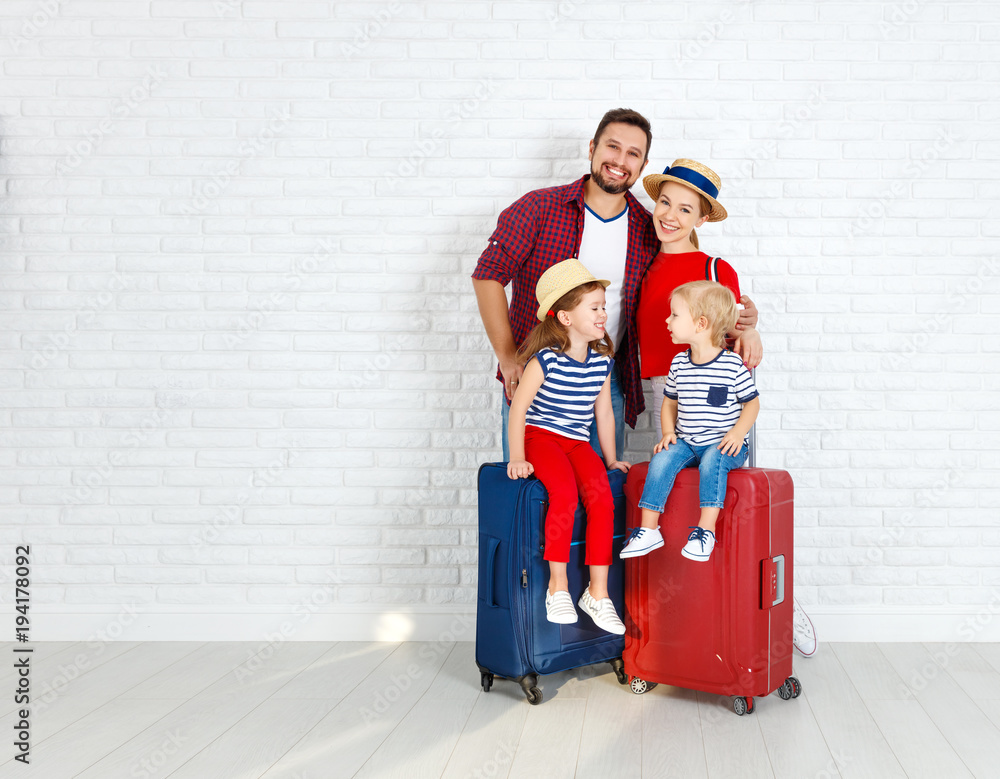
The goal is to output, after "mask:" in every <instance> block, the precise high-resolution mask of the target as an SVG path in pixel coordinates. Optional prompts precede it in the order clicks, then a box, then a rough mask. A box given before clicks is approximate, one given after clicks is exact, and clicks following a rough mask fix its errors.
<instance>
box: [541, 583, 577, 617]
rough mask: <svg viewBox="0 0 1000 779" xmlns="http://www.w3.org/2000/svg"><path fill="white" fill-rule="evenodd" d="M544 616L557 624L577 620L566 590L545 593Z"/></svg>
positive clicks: (571, 600)
mask: <svg viewBox="0 0 1000 779" xmlns="http://www.w3.org/2000/svg"><path fill="white" fill-rule="evenodd" d="M545 618H546V619H547V620H548V621H549V622H555V623H556V624H557V625H572V624H573V623H574V622H576V621H577V619H578V617H577V616H576V609H575V608H573V599H572V598H571V597H570V596H569V593H568V592H566V590H556V591H555V592H553V593H549V592H546V594H545Z"/></svg>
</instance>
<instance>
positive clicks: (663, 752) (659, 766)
mask: <svg viewBox="0 0 1000 779" xmlns="http://www.w3.org/2000/svg"><path fill="white" fill-rule="evenodd" d="M633 694H634V693H633ZM637 697H639V698H640V699H641V700H642V775H643V778H644V779H660V777H663V779H667V778H668V777H678V776H683V777H686V778H688V779H707V777H708V763H707V762H706V758H705V745H704V739H703V737H702V732H701V712H700V709H699V706H698V693H696V692H694V691H693V690H685V689H683V688H681V687H672V686H670V685H666V684H661V685H658V686H657V687H654V688H653V689H652V690H650V691H649V692H647V693H644V694H643V695H641V696H637ZM734 716H735V715H734Z"/></svg>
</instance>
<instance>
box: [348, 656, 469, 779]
mask: <svg viewBox="0 0 1000 779" xmlns="http://www.w3.org/2000/svg"><path fill="white" fill-rule="evenodd" d="M473 667H474V666H473ZM473 705H474V698H461V699H455V698H450V699H441V698H437V699H428V698H427V697H426V696H425V697H423V698H421V700H419V701H418V702H417V703H416V705H415V706H414V707H413V708H412V709H410V711H409V712H407V714H406V716H405V717H403V719H402V720H401V721H400V723H399V724H398V725H397V726H396V727H395V729H394V730H393V731H392V733H390V734H389V737H388V738H386V740H385V741H383V742H382V744H380V745H379V748H378V749H376V750H375V752H374V754H373V755H372V756H371V758H369V759H368V761H367V762H366V763H365V764H364V765H363V766H362V767H361V770H360V771H358V772H357V773H356V774H355V775H354V776H355V777H356V779H438V777H440V776H441V774H442V773H443V772H444V769H445V766H447V764H448V760H449V758H450V757H451V753H452V751H453V750H454V748H455V744H456V742H457V741H458V738H459V735H460V734H461V732H462V729H463V728H464V727H465V723H466V722H467V721H468V719H469V715H470V714H471V713H472V707H473Z"/></svg>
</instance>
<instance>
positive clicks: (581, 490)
mask: <svg viewBox="0 0 1000 779" xmlns="http://www.w3.org/2000/svg"><path fill="white" fill-rule="evenodd" d="M524 456H525V459H526V460H527V461H528V462H529V463H531V464H532V465H533V466H534V467H535V476H537V477H538V478H539V479H540V480H541V482H542V484H544V485H545V489H546V490H547V491H548V493H549V512H548V514H546V515H545V554H544V557H545V559H546V560H549V561H551V562H554V563H568V562H569V548H570V542H571V541H572V540H573V515H574V514H576V504H577V502H578V501H579V499H580V498H583V505H584V508H586V510H587V555H586V559H585V560H584V562H585V564H586V565H611V538H612V536H613V535H614V532H615V503H614V499H613V498H612V497H611V487H610V486H609V485H608V470H607V468H605V467H604V463H603V462H601V458H600V457H598V456H597V452H595V451H594V450H593V449H592V448H591V446H590V442H589V441H577V440H575V439H573V438H566V437H565V436H561V435H559V434H558V433H552V432H550V431H548V430H543V429H542V428H540V427H535V426H533V425H528V426H527V427H525V429H524Z"/></svg>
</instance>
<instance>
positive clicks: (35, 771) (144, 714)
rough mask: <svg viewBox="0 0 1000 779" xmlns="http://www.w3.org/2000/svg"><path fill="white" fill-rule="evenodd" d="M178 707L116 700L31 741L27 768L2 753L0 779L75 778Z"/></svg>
mask: <svg viewBox="0 0 1000 779" xmlns="http://www.w3.org/2000/svg"><path fill="white" fill-rule="evenodd" d="M179 705H180V701H176V700H148V699H146V700H140V699H134V700H125V699H121V698H119V699H117V700H114V701H111V702H109V703H106V704H105V705H103V706H100V707H99V708H95V709H94V710H93V711H91V712H90V713H89V714H87V715H86V716H84V717H81V718H80V719H78V720H77V721H76V722H74V723H73V724H71V725H69V726H68V727H65V728H62V729H61V730H59V732H57V733H56V734H55V735H54V736H52V737H51V738H47V739H45V740H44V741H41V742H38V741H34V739H33V740H32V750H31V757H30V759H31V763H30V769H29V770H28V771H26V770H25V766H24V765H22V764H21V763H18V762H16V761H15V760H14V759H13V755H12V754H10V753H8V752H4V754H3V757H4V758H8V760H7V762H6V763H4V764H3V765H2V766H0V777H5V778H6V777H8V776H10V777H19V779H25V778H26V777H32V776H34V777H40V778H41V777H47V778H51V779H54V778H55V777H70V776H76V774H78V773H79V772H80V771H82V770H84V769H85V768H87V766H89V765H91V764H92V763H96V762H97V761H98V760H100V759H101V758H102V757H104V756H105V755H107V754H108V753H109V752H112V751H114V750H115V749H117V748H118V747H119V746H121V745H122V744H124V743H125V742H126V741H128V740H129V739H131V738H132V737H133V736H135V735H136V734H138V733H141V732H142V731H143V730H145V729H146V728H148V727H149V726H151V725H152V724H153V723H154V722H156V721H157V720H159V719H160V718H161V717H163V716H165V715H166V714H167V713H168V712H170V711H171V710H172V709H175V708H176V707H177V706H179Z"/></svg>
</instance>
